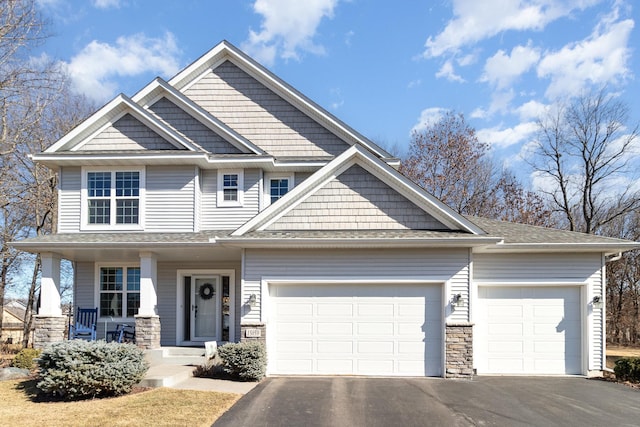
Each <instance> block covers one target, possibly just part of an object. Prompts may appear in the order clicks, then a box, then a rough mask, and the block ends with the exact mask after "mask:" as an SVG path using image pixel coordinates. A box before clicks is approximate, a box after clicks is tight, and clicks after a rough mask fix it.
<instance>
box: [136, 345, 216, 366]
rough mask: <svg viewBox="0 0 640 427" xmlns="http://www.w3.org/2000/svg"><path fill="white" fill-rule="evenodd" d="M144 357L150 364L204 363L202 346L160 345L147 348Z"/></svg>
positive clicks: (194, 364) (195, 364)
mask: <svg viewBox="0 0 640 427" xmlns="http://www.w3.org/2000/svg"><path fill="white" fill-rule="evenodd" d="M145 357H146V359H147V361H148V362H149V364H150V365H151V366H155V365H192V366H198V365H202V364H203V363H204V348H199V347H162V348H159V349H155V350H147V351H146V352H145Z"/></svg>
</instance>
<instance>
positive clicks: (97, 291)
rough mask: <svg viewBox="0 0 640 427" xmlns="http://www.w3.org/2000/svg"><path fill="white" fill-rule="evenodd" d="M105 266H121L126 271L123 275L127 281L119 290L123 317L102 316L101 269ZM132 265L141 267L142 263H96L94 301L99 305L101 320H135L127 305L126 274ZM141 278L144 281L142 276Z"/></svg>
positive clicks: (120, 321)
mask: <svg viewBox="0 0 640 427" xmlns="http://www.w3.org/2000/svg"><path fill="white" fill-rule="evenodd" d="M103 267H107V268H110V267H121V268H122V269H123V270H124V271H123V273H122V274H123V277H125V283H123V286H122V288H123V289H122V291H119V292H121V293H122V314H123V315H122V316H121V317H112V316H100V293H101V292H102V290H101V289H100V269H101V268H103ZM131 267H138V268H140V264H139V263H126V262H110V263H96V264H95V268H94V270H95V271H94V276H95V279H94V290H95V293H94V295H95V297H94V303H95V307H98V319H99V320H100V321H106V320H108V321H109V322H119V323H122V322H132V321H133V317H127V316H126V314H127V307H126V304H127V303H126V295H127V292H128V291H127V290H126V287H127V283H126V275H127V268H131ZM140 280H141V281H142V277H140ZM105 292H111V291H105ZM140 292H141V291H138V293H140ZM112 319H113V320H112Z"/></svg>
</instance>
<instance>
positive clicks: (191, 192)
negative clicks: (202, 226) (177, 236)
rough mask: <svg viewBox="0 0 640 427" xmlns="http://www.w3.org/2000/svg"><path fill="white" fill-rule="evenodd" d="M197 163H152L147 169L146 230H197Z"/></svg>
mask: <svg viewBox="0 0 640 427" xmlns="http://www.w3.org/2000/svg"><path fill="white" fill-rule="evenodd" d="M195 177H196V169H195V167H193V166H149V167H147V172H146V181H147V188H146V203H145V205H146V215H145V216H146V219H145V230H146V231H174V232H183V231H194V226H195V191H196V188H195V181H196V180H195Z"/></svg>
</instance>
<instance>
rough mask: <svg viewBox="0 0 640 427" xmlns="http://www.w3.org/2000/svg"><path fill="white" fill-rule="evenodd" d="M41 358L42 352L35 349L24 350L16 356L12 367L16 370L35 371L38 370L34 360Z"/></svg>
mask: <svg viewBox="0 0 640 427" xmlns="http://www.w3.org/2000/svg"><path fill="white" fill-rule="evenodd" d="M38 356H40V350H37V349H35V348H23V349H22V350H20V351H19V352H18V354H16V356H15V357H14V358H13V361H12V362H11V366H12V367H14V368H20V369H28V370H30V371H33V370H34V369H35V368H36V363H35V360H34V359H37V358H38Z"/></svg>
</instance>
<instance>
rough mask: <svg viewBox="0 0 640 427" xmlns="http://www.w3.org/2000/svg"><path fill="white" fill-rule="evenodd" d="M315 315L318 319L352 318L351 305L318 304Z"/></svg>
mask: <svg viewBox="0 0 640 427" xmlns="http://www.w3.org/2000/svg"><path fill="white" fill-rule="evenodd" d="M317 315H318V316H319V317H331V318H333V317H335V316H347V317H351V316H353V304H340V303H329V302H327V303H318V304H317Z"/></svg>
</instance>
